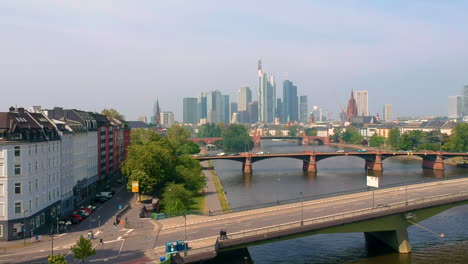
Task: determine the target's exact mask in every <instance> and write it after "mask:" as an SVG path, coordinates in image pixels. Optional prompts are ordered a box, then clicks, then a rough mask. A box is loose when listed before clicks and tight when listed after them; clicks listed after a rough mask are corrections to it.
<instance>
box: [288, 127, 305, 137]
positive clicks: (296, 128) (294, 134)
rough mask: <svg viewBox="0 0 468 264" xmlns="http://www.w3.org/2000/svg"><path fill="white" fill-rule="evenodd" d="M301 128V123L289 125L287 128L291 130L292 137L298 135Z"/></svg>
mask: <svg viewBox="0 0 468 264" xmlns="http://www.w3.org/2000/svg"><path fill="white" fill-rule="evenodd" d="M301 128H302V126H300V125H292V126H289V127H287V129H288V130H289V136H291V137H295V136H297V133H298V132H299V130H300V129H301Z"/></svg>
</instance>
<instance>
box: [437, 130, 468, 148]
mask: <svg viewBox="0 0 468 264" xmlns="http://www.w3.org/2000/svg"><path fill="white" fill-rule="evenodd" d="M443 149H444V150H448V151H454V152H467V151H468V123H460V124H458V125H456V126H455V127H454V128H453V129H452V135H450V138H449V140H448V141H447V143H446V144H445V145H444V146H443Z"/></svg>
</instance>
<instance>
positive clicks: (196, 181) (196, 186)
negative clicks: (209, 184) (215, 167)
mask: <svg viewBox="0 0 468 264" xmlns="http://www.w3.org/2000/svg"><path fill="white" fill-rule="evenodd" d="M177 164H178V165H177V166H176V174H177V178H176V179H175V182H176V183H182V184H184V185H185V188H187V190H189V191H191V192H192V193H193V194H196V193H197V192H198V191H199V190H201V189H203V188H204V187H205V185H206V180H205V177H204V175H203V173H202V168H201V166H200V162H198V161H197V160H194V159H193V158H191V157H189V156H186V155H182V156H180V157H179V158H178V161H177Z"/></svg>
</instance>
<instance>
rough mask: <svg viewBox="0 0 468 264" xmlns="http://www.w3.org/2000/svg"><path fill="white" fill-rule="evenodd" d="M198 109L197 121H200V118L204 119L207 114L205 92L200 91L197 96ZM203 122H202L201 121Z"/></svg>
mask: <svg viewBox="0 0 468 264" xmlns="http://www.w3.org/2000/svg"><path fill="white" fill-rule="evenodd" d="M197 103H198V109H197V114H198V117H197V119H198V120H197V122H200V120H204V121H206V118H207V115H208V109H207V98H206V93H200V95H199V96H198V102H197ZM201 123H204V122H201Z"/></svg>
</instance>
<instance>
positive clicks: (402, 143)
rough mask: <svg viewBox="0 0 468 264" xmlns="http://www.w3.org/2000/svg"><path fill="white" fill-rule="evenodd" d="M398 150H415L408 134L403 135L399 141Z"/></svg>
mask: <svg viewBox="0 0 468 264" xmlns="http://www.w3.org/2000/svg"><path fill="white" fill-rule="evenodd" d="M398 148H399V149H402V150H411V149H413V142H412V140H411V138H410V136H409V135H408V133H403V135H401V136H400V140H398Z"/></svg>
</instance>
